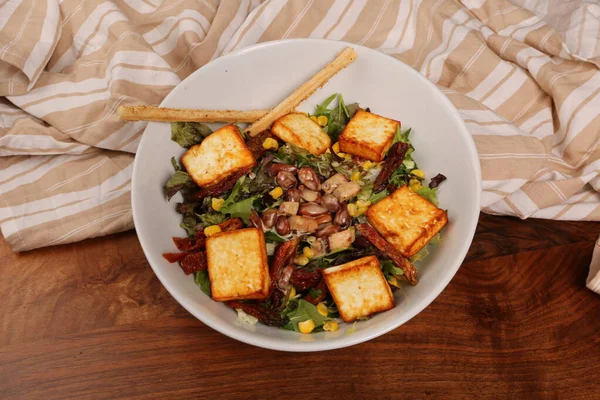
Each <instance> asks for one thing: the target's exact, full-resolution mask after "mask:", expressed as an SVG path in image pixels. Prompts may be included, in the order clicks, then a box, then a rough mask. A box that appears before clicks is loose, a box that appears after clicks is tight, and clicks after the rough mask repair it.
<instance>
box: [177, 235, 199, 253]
mask: <svg viewBox="0 0 600 400" xmlns="http://www.w3.org/2000/svg"><path fill="white" fill-rule="evenodd" d="M173 243H175V246H177V249H178V250H180V251H188V252H189V251H194V250H198V249H203V248H204V246H205V244H206V238H204V237H198V238H195V239H190V238H180V237H174V238H173Z"/></svg>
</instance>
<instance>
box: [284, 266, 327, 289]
mask: <svg viewBox="0 0 600 400" xmlns="http://www.w3.org/2000/svg"><path fill="white" fill-rule="evenodd" d="M321 278H322V274H321V270H320V269H317V270H314V271H312V272H310V271H308V270H306V269H295V270H294V272H292V276H291V277H290V285H292V286H293V287H295V288H296V290H300V291H302V290H307V289H310V288H313V287H315V286H317V285H318V284H319V282H320V281H321Z"/></svg>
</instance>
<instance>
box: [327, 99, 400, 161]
mask: <svg viewBox="0 0 600 400" xmlns="http://www.w3.org/2000/svg"><path fill="white" fill-rule="evenodd" d="M363 114H371V115H374V116H376V117H379V118H383V119H385V120H388V121H390V122H392V123H393V124H395V125H396V129H398V127H399V126H400V121H396V120H395V119H391V118H387V117H384V116H382V115H379V114H375V113H372V112H370V111H364V110H358V111H356V113H355V114H354V116H352V118H351V119H350V121H348V124H346V126H345V127H344V129H343V130H342V133H340V136H339V139H338V141H339V143H340V151H342V152H344V153H348V154H352V155H355V156H359V157H362V158H366V159H367V160H371V161H375V162H380V161H383V159H384V158H385V153H386V152H387V151H388V150H389V148H390V146H391V145H392V141H393V140H394V135H391V136H390V137H389V139H387V140H386V141H385V143H383V144H382V145H369V146H366V145H365V143H364V142H361V141H359V140H356V139H355V138H352V137H350V133H349V132H350V131H351V130H352V128H353V127H352V120H353V119H354V118H357V117H360V116H361V115H363Z"/></svg>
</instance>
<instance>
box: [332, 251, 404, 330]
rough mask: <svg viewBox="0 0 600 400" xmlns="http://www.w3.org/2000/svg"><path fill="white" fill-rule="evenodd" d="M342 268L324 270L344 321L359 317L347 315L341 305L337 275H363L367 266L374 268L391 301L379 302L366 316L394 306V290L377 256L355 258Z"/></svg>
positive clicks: (351, 320)
mask: <svg viewBox="0 0 600 400" xmlns="http://www.w3.org/2000/svg"><path fill="white" fill-rule="evenodd" d="M341 267H342V268H341V269H339V270H336V271H333V272H327V271H328V270H327V269H324V270H323V271H322V272H323V278H324V279H325V283H326V284H327V288H328V289H329V292H330V293H331V296H332V297H333V301H334V302H335V303H336V304H338V311H339V313H340V317H341V318H342V320H343V321H344V322H353V321H355V320H356V318H357V317H351V316H349V315H345V313H344V311H343V309H342V308H340V307H339V304H340V301H341V300H340V297H341V293H340V291H339V290H338V289H337V286H336V284H335V282H334V279H335V277H352V276H353V275H359V276H360V275H361V274H362V273H363V271H361V270H363V269H365V268H369V269H372V270H373V271H375V273H376V274H378V275H379V276H380V278H381V284H382V285H383V287H385V289H386V291H387V294H388V296H387V297H388V300H389V302H388V303H387V304H379V305H378V306H377V307H375V308H374V309H373V310H371V313H370V314H369V315H364V317H368V316H370V315H373V314H375V313H378V312H383V311H387V310H390V309H392V308H393V307H394V296H393V294H392V291H391V289H390V286H389V285H388V283H387V281H386V280H385V277H384V276H383V273H382V272H381V268H380V267H379V260H378V259H377V257H376V256H367V257H363V258H359V259H358V260H354V261H350V262H349V263H346V264H344V265H342V266H341Z"/></svg>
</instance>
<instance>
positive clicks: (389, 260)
mask: <svg viewBox="0 0 600 400" xmlns="http://www.w3.org/2000/svg"><path fill="white" fill-rule="evenodd" d="M284 118H286V119H285V120H284ZM278 124H279V125H278ZM315 127H316V128H315ZM390 127H393V128H394V130H393V131H391V133H390V132H389V129H390ZM229 129H230V131H231V130H233V131H237V132H238V134H239V135H240V138H242V139H243V142H242V143H241V144H239V146H242V147H244V149H242V150H240V151H237V150H235V151H234V150H231V151H233V152H234V153H228V154H234V156H233V158H236V162H237V159H238V158H239V160H241V161H240V163H239V165H242V167H240V168H238V169H237V170H236V171H235V172H233V173H230V174H228V175H227V176H225V177H223V176H218V174H216V172H214V171H215V170H217V169H219V167H218V166H215V165H213V164H211V165H210V169H207V170H206V171H204V172H202V174H200V173H199V172H198V171H200V170H199V169H198V168H199V167H198V165H197V164H195V163H194V162H192V161H193V160H191V159H190V160H186V159H185V157H188V158H189V157H190V156H189V153H193V152H194V151H196V150H197V149H199V146H200V145H201V144H202V143H203V142H204V141H205V140H206V138H208V137H210V135H212V134H213V131H212V129H211V128H210V127H208V126H207V125H204V124H202V123H198V122H174V123H172V125H171V138H172V140H174V141H175V142H177V143H178V144H179V145H180V146H182V147H184V148H188V149H189V150H188V153H186V156H184V158H183V159H182V163H180V162H179V161H178V160H177V159H175V158H172V159H171V162H172V164H173V168H174V173H173V175H172V176H171V178H170V179H169V180H168V181H167V182H166V183H165V185H164V189H165V194H166V197H167V199H168V200H171V199H172V198H173V196H175V194H177V193H180V194H181V196H182V201H181V202H178V203H177V204H176V210H177V212H178V213H179V214H180V215H181V224H180V226H181V228H182V229H183V230H184V231H185V236H183V237H175V238H173V241H174V244H175V246H176V247H177V249H178V250H179V252H177V253H175V252H174V253H165V254H164V255H163V256H164V257H165V258H166V259H167V260H168V261H169V262H172V263H178V264H179V265H180V267H181V268H182V269H183V271H184V272H185V273H186V274H191V275H193V277H194V282H195V283H196V284H197V285H198V287H199V290H201V291H203V292H204V293H205V294H206V295H208V296H212V297H213V299H215V300H219V301H224V303H225V304H226V305H228V306H229V307H231V308H232V309H235V310H236V311H237V313H238V316H239V318H240V320H242V321H244V322H246V323H252V324H254V323H257V322H261V323H263V324H267V325H271V326H276V327H279V328H281V329H288V330H293V331H297V332H301V333H311V332H320V331H335V330H337V329H338V328H339V324H340V323H341V321H344V322H352V321H356V320H361V319H365V318H369V317H370V316H371V315H373V314H374V313H377V312H382V311H385V310H387V309H389V308H391V307H393V306H394V304H393V296H392V295H391V293H392V292H393V291H395V290H397V289H398V288H400V287H402V285H405V284H412V285H414V284H417V275H418V272H417V269H416V268H415V266H414V264H415V263H417V265H418V262H419V261H421V260H422V259H423V258H425V257H426V256H427V255H428V247H427V246H428V244H431V243H436V242H438V241H439V240H440V234H439V231H440V230H441V229H442V228H443V226H444V225H445V224H446V222H447V218H446V212H445V211H444V210H441V209H439V208H438V199H437V190H438V186H439V185H440V183H441V182H442V181H444V180H445V179H446V178H445V177H444V176H443V175H442V174H437V175H435V176H433V177H432V178H431V179H430V180H428V183H426V181H427V179H426V174H425V172H424V171H422V170H421V169H419V168H418V166H417V164H416V162H415V160H414V159H413V155H414V152H415V149H414V147H413V146H412V144H411V141H410V135H411V129H410V128H408V129H403V127H401V125H400V123H399V122H398V121H394V120H390V119H387V118H385V117H381V116H379V115H377V114H373V113H372V112H371V110H369V108H362V107H361V106H360V105H359V104H357V103H352V104H346V103H345V102H344V99H343V97H342V95H340V94H333V95H331V96H330V97H328V98H327V99H326V100H325V101H323V102H322V103H321V104H319V105H318V106H317V107H316V109H315V110H314V112H313V113H312V114H304V113H290V114H288V115H286V116H285V117H283V118H281V119H280V121H278V122H276V123H275V124H273V126H272V127H271V128H270V129H267V130H264V131H262V132H260V133H259V134H257V135H255V136H252V137H251V136H249V135H247V136H244V135H243V133H242V130H241V129H239V128H237V126H236V125H230V126H229ZM294 130H296V131H294ZM298 131H301V132H300V134H298ZM217 132H219V131H217ZM386 132H387V133H386ZM219 134H220V133H219ZM215 135H217V133H215ZM361 135H362V136H361ZM386 135H387V136H386ZM322 136H324V137H322ZM299 137H300V139H298V138H299ZM282 138H284V139H283V140H282ZM357 138H358V139H360V140H357ZM382 138H383V139H382ZM380 139H381V140H380ZM382 143H383V144H382ZM207 146H208V145H207ZM223 146H225V145H223ZM323 146H325V147H323ZM232 148H233V147H232ZM319 149H320V150H319ZM323 149H326V150H325V151H322V150H323ZM343 150H346V151H343ZM198 151H199V150H198ZM204 151H205V152H207V151H208V150H206V149H205V150H204ZM215 151H217V150H215ZM351 153H352V154H351ZM198 154H200V153H198ZM211 154H212V153H211ZM211 156H212V155H211ZM201 157H204V158H205V159H206V158H207V157H208V156H207V155H206V154H205V153H202V156H201ZM201 157H200V155H196V159H198V158H201ZM228 157H230V156H223V155H221V156H219V155H217V156H215V160H216V161H215V163H217V164H218V163H219V162H224V161H219V160H223V159H227V158H228ZM367 157H368V158H369V159H367ZM378 158H381V159H380V160H378ZM245 159H246V160H248V162H247V163H246V164H244V162H242V161H243V160H245ZM186 161H187V162H186ZM228 162H229V161H228ZM182 164H183V165H182ZM236 165H237V164H236ZM243 165H245V166H243ZM208 175H210V179H213V178H214V177H213V175H214V176H218V178H214V179H215V180H216V181H215V183H214V184H213V183H212V182H211V184H209V185H207V184H205V183H204V181H202V179H207V178H206V176H208ZM249 228H253V229H254V230H255V231H257V232H258V236H257V239H256V240H257V242H256V243H257V244H256V247H260V246H263V247H264V253H265V254H266V268H267V275H268V276H266V277H265V279H267V281H268V282H267V281H265V282H266V283H265V285H266V286H265V287H264V288H263V289H264V290H263V292H260V291H259V292H260V293H262V294H260V295H256V296H254V295H253V296H246V297H244V296H241V295H240V296H238V297H236V296H235V294H228V295H226V296H224V297H217V296H216V294H215V293H213V292H214V291H215V290H216V289H215V285H217V282H214V281H213V280H215V279H223V278H221V277H220V276H221V275H217V272H216V267H214V271H215V272H214V273H213V269H211V268H212V267H211V260H215V258H214V257H213V256H212V255H211V254H212V253H211V249H210V248H209V247H210V243H211V241H213V242H214V243H216V239H217V238H219V237H221V238H223V239H224V238H225V236H224V235H226V234H231V233H233V232H242V231H245V230H247V229H249ZM239 237H241V236H239ZM245 238H246V239H243V240H245V242H240V243H236V242H235V240H234V237H233V236H231V242H230V243H231V244H230V246H231V247H232V248H233V247H235V246H238V245H239V246H240V248H241V246H246V250H245V251H248V249H247V247H248V246H254V245H253V244H250V240H254V239H249V238H250V236H245ZM213 239H214V240H213ZM240 240H242V239H240ZM263 241H264V244H263ZM252 243H254V242H252ZM213 247H214V246H213ZM214 248H215V249H216V247H214ZM250 251H251V250H250ZM211 257H212V258H211ZM214 262H216V261H214ZM249 262H250V261H249ZM238 264H240V265H237V264H236V265H234V263H232V264H231V268H230V269H229V270H228V273H230V275H229V276H232V275H231V274H233V278H229V279H233V280H235V279H237V278H236V274H237V273H238V272H236V271H238V268H239V269H240V270H239V271H240V272H239V273H240V274H242V270H241V269H243V268H244V265H243V264H244V263H243V262H242V263H238ZM350 271H353V272H352V274H351V273H350ZM246 272H247V271H246ZM246 272H244V274H245V273H246ZM248 273H249V272H248ZM217 276H219V278H217ZM211 281H213V282H211ZM261 282H262V281H261ZM230 283H231V282H230ZM219 285H220V283H219ZM222 292H223V285H221V287H220V288H219V293H222ZM257 293H258V292H257ZM219 296H221V295H219ZM357 299H358V300H357Z"/></svg>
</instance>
